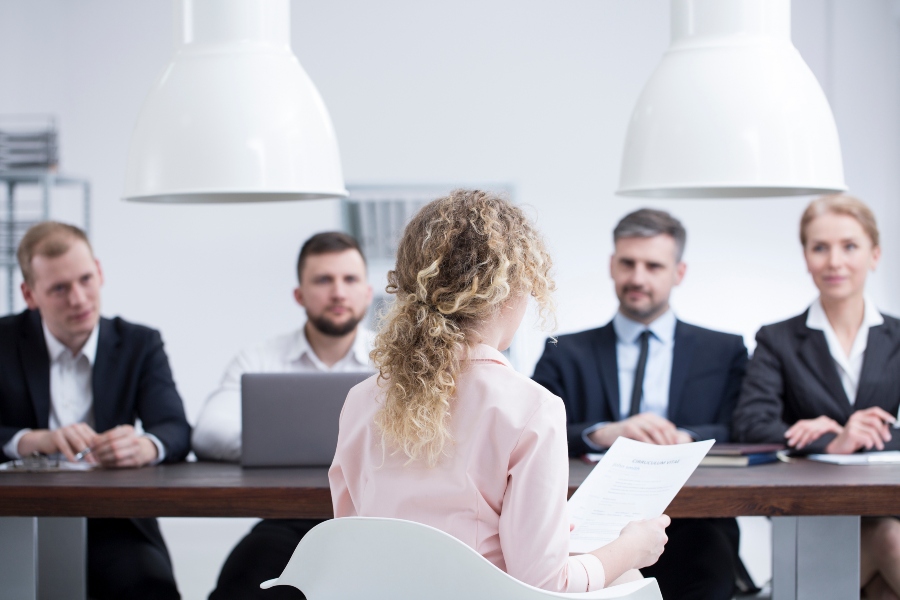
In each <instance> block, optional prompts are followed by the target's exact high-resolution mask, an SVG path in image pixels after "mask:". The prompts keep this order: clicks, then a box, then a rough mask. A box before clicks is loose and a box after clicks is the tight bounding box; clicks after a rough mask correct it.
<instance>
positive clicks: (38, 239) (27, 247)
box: [10, 200, 94, 285]
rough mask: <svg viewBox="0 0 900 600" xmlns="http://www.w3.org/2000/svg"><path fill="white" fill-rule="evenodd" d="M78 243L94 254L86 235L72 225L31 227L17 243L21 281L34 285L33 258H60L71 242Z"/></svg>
mask: <svg viewBox="0 0 900 600" xmlns="http://www.w3.org/2000/svg"><path fill="white" fill-rule="evenodd" d="M10 202H11V200H10ZM79 241H80V242H84V244H85V245H86V246H87V247H88V250H90V252H91V255H93V254H94V250H93V249H92V248H91V242H90V241H89V240H88V237H87V234H86V233H85V232H84V231H83V230H82V229H79V228H78V227H75V226H74V225H69V224H68V223H60V222H59V221H42V222H40V223H38V224H36V225H33V226H32V227H31V228H30V229H29V230H28V231H26V232H25V235H24V236H22V241H20V242H19V249H18V251H17V252H16V258H17V259H18V260H19V268H20V269H21V270H22V279H24V280H25V283H27V284H28V285H32V284H33V283H34V270H33V269H32V268H31V261H33V260H34V257H35V256H43V257H45V258H56V257H57V256H62V255H63V254H65V253H66V252H68V251H69V248H70V247H71V246H72V242H79Z"/></svg>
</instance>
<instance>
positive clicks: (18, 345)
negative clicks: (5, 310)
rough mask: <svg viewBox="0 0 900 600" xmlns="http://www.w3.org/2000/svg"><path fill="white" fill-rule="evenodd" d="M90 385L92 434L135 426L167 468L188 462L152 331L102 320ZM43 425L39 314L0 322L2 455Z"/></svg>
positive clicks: (184, 429)
mask: <svg viewBox="0 0 900 600" xmlns="http://www.w3.org/2000/svg"><path fill="white" fill-rule="evenodd" d="M92 385H93V400H94V403H93V409H94V421H95V430H96V431H97V432H98V433H102V432H104V431H106V430H108V429H111V428H113V427H115V426H116V425H125V424H128V425H134V422H135V419H136V418H140V420H141V423H142V424H143V427H144V431H146V432H147V433H152V434H153V435H155V436H156V437H157V438H158V439H159V441H160V442H162V444H163V446H164V447H165V449H166V457H165V462H177V461H180V460H183V459H184V457H185V456H187V454H188V452H189V451H190V442H191V428H190V425H188V422H187V419H186V418H185V415H184V406H183V404H182V402H181V396H179V395H178V391H177V390H176V389H175V382H174V381H173V380H172V371H171V370H170V369H169V361H168V359H167V358H166V353H165V351H164V350H163V343H162V338H160V335H159V332H158V331H156V330H154V329H149V328H147V327H143V326H141V325H134V324H132V323H128V322H127V321H123V320H122V319H120V318H115V319H100V332H99V335H98V338H97V355H96V357H95V360H94V367H93V375H92ZM49 419H50V358H49V356H48V354H47V344H46V342H45V341H44V332H43V329H42V326H41V317H40V314H39V313H38V311H29V310H26V311H25V312H22V313H19V314H18V315H10V316H7V317H3V318H0V447H2V446H3V445H5V444H6V443H7V442H8V441H9V440H10V438H12V436H13V435H15V433H16V432H17V431H19V430H20V429H23V428H26V427H28V428H31V429H46V428H47V426H48V423H49Z"/></svg>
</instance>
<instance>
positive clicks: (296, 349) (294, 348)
mask: <svg viewBox="0 0 900 600" xmlns="http://www.w3.org/2000/svg"><path fill="white" fill-rule="evenodd" d="M373 335H374V334H373V333H372V332H371V331H369V330H368V329H365V328H363V327H357V328H356V338H354V340H353V346H351V347H350V352H349V353H348V354H352V355H353V360H355V361H356V362H357V363H359V364H360V366H365V365H368V364H369V350H370V349H371V346H372V337H373ZM307 354H308V355H310V358H313V357H315V359H316V360H318V359H319V357H318V356H317V355H316V353H315V351H314V350H313V349H312V346H310V345H309V340H308V339H306V327H301V328H300V329H298V330H297V331H296V332H295V333H294V339H293V340H292V341H291V349H290V352H289V354H288V356H289V357H290V358H292V359H293V360H300V359H302V358H303V357H304V356H305V355H307ZM344 358H346V355H345V356H343V357H341V360H343V359H344Z"/></svg>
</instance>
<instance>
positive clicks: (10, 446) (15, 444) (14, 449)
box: [3, 429, 31, 460]
mask: <svg viewBox="0 0 900 600" xmlns="http://www.w3.org/2000/svg"><path fill="white" fill-rule="evenodd" d="M29 431H31V430H30V429H20V430H18V431H17V432H16V434H15V435H14V436H12V437H11V438H10V440H9V441H8V442H6V444H4V445H3V453H4V454H5V455H6V456H8V457H9V458H12V459H14V460H15V459H19V458H22V456H21V455H20V454H19V440H21V439H22V436H24V435H25V434H26V433H28V432H29Z"/></svg>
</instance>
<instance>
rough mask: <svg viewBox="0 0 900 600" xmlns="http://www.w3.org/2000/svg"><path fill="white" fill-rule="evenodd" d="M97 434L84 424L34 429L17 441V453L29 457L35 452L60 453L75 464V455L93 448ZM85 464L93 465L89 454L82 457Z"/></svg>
mask: <svg viewBox="0 0 900 600" xmlns="http://www.w3.org/2000/svg"><path fill="white" fill-rule="evenodd" d="M96 440H97V433H96V432H95V431H94V430H93V429H91V428H90V427H89V426H88V425H87V424H85V423H75V424H74V425H66V426H65V427H60V428H59V429H54V430H53V431H50V430H49V429H35V430H33V431H29V432H28V433H26V434H25V435H23V436H22V438H21V439H20V440H19V447H18V448H17V451H18V452H19V456H31V455H32V454H33V453H35V452H40V453H41V454H56V453H57V452H62V454H63V456H65V457H66V459H67V460H69V461H70V462H75V460H76V459H75V455H76V454H78V453H79V452H83V451H85V450H87V449H88V448H91V447H93V445H94V443H95V442H96ZM84 460H85V461H87V462H92V463H95V462H97V461H96V459H94V457H93V456H92V455H91V454H88V455H87V456H85V457H84Z"/></svg>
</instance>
